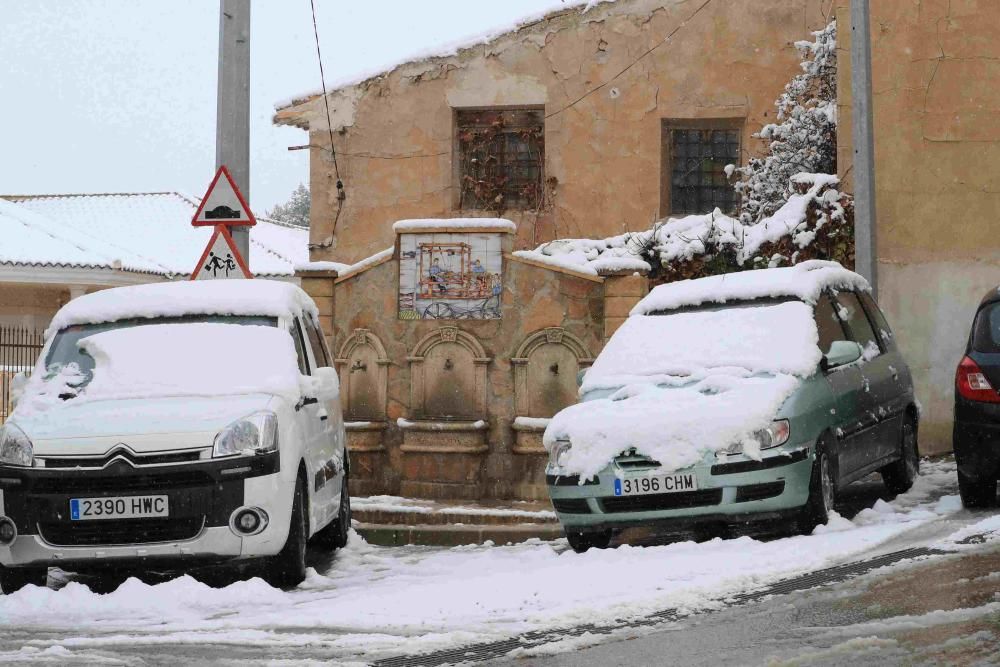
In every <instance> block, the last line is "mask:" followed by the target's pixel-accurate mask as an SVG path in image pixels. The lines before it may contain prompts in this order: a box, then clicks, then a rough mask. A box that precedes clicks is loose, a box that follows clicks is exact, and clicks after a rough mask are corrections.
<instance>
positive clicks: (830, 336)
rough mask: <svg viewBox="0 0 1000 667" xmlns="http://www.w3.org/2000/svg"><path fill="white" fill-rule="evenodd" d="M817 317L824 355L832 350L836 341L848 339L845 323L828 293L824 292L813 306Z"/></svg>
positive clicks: (820, 348)
mask: <svg viewBox="0 0 1000 667" xmlns="http://www.w3.org/2000/svg"><path fill="white" fill-rule="evenodd" d="M813 314H814V316H815V317H816V331H817V333H819V351H820V352H822V353H823V354H824V355H825V354H827V353H828V352H829V351H830V347H831V346H832V345H833V343H834V341H838V340H847V336H846V335H845V334H844V325H843V324H841V322H840V318H838V317H837V313H836V311H835V310H834V309H833V303H832V302H831V301H830V297H829V295H827V294H822V295H820V297H819V300H818V301H816V305H815V306H814V308H813Z"/></svg>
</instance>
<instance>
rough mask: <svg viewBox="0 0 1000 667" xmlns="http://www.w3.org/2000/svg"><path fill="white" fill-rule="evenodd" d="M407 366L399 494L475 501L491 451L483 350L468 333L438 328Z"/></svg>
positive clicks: (486, 361)
mask: <svg viewBox="0 0 1000 667" xmlns="http://www.w3.org/2000/svg"><path fill="white" fill-rule="evenodd" d="M408 361H409V362H410V410H411V411H412V414H413V417H412V418H411V419H401V420H399V422H398V425H399V428H400V429H401V430H402V432H403V444H402V446H401V447H400V450H401V451H402V452H403V457H404V461H403V478H402V481H401V488H400V492H401V493H402V494H403V495H405V496H409V495H414V496H420V497H432V498H476V497H478V496H479V494H480V486H481V477H482V468H483V462H484V460H485V456H486V452H487V451H488V450H489V447H488V446H487V444H486V443H487V440H486V435H487V432H488V429H489V424H488V423H487V415H486V382H487V376H486V370H487V364H489V362H490V358H489V357H488V356H486V350H484V349H483V346H482V344H481V343H480V342H479V340H478V339H477V338H476V337H475V336H473V335H472V334H470V333H467V332H465V331H462V330H460V329H458V328H457V327H441V328H439V329H436V330H434V331H433V332H431V333H430V334H428V335H427V336H424V337H423V338H422V339H420V341H419V342H418V343H417V344H416V346H415V347H414V348H413V353H412V354H411V356H410V357H408Z"/></svg>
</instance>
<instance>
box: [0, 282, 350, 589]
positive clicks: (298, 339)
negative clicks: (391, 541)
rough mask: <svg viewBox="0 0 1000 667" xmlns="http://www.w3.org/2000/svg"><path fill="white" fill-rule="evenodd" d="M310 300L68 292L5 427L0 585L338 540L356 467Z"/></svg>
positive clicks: (249, 288) (172, 287) (250, 555)
mask: <svg viewBox="0 0 1000 667" xmlns="http://www.w3.org/2000/svg"><path fill="white" fill-rule="evenodd" d="M332 362H333V360H332V358H331V356H330V352H329V350H328V349H327V346H326V343H325V341H324V338H323V334H322V331H321V330H320V327H319V320H318V314H317V311H316V306H315V304H314V303H313V301H312V299H310V298H309V296H308V295H306V293H305V292H303V291H302V290H301V289H299V288H298V287H296V286H294V285H291V284H288V283H280V282H271V281H265V280H232V281H229V280H220V281H206V282H183V283H180V282H178V283H167V284H153V285H141V286H134V287H122V288H117V289H110V290H106V291H102V292H97V293H94V294H88V295H86V296H82V297H80V298H78V299H75V300H74V301H71V302H70V303H69V304H67V305H66V306H64V307H63V308H62V309H60V310H59V312H58V313H57V314H56V316H55V318H54V319H53V321H52V324H51V326H50V327H49V329H48V330H47V331H46V340H45V346H44V348H43V349H42V353H41V356H40V358H39V360H38V363H37V364H36V366H35V368H34V370H33V372H32V373H31V376H30V379H28V380H27V381H26V382H25V383H24V384H23V390H22V391H21V392H20V396H19V398H18V401H17V405H16V408H15V410H14V412H13V413H12V414H11V416H10V418H9V419H8V420H7V422H6V423H5V424H4V425H3V426H2V428H0V588H2V589H3V591H4V592H11V591H14V590H17V589H18V588H21V587H23V586H24V585H26V584H39V585H44V583H45V581H46V576H47V568H48V567H49V566H54V565H58V566H59V567H61V568H64V569H68V570H74V571H80V572H86V571H100V570H102V569H103V570H106V569H109V568H113V569H116V570H119V571H120V570H121V569H122V568H132V567H137V568H151V569H153V568H155V569H173V568H191V567H194V566H197V565H202V564H216V563H225V562H228V561H242V560H246V559H258V561H259V562H260V564H261V565H263V567H262V568H261V573H262V575H263V576H264V577H265V578H266V579H267V580H268V581H269V582H271V583H272V584H274V585H280V586H291V585H296V584H298V583H299V582H301V581H302V579H303V578H304V576H305V551H306V542H307V540H310V539H312V540H313V541H314V542H316V543H319V544H321V545H324V546H326V547H328V548H337V547H341V546H343V545H344V544H345V543H346V541H347V531H348V529H349V527H350V520H351V513H350V498H349V495H348V491H347V477H348V472H349V463H348V459H347V453H346V451H345V448H344V442H345V435H344V424H343V419H342V416H341V410H340V403H339V400H338V384H337V376H336V372H335V371H334V369H333V368H332V365H333V363H332Z"/></svg>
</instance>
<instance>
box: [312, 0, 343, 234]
mask: <svg viewBox="0 0 1000 667" xmlns="http://www.w3.org/2000/svg"><path fill="white" fill-rule="evenodd" d="M309 7H310V9H312V21H313V37H315V39H316V60H318V61H319V79H320V84H321V86H322V89H323V104H324V105H325V106H326V129H327V131H328V132H329V133H330V155H331V156H332V157H333V173H334V175H335V176H336V178H337V213H336V215H335V216H334V218H333V231H332V232H331V237H335V236H336V234H337V221H339V220H340V212H341V211H342V210H343V208H344V200H345V199H346V198H347V195H346V194H345V193H344V182H343V181H342V180H340V167H339V166H338V165H337V149H336V148H335V147H334V145H333V120H332V117H331V115H330V98H328V97H327V95H326V74H324V72H323V54H322V52H321V51H320V48H319V28H318V27H317V26H316V2H315V0H309ZM319 247H324V244H321V245H320V246H319Z"/></svg>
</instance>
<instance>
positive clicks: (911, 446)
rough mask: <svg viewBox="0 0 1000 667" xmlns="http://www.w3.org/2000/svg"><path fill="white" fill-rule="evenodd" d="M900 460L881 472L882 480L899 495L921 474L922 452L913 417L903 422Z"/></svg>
mask: <svg viewBox="0 0 1000 667" xmlns="http://www.w3.org/2000/svg"><path fill="white" fill-rule="evenodd" d="M899 446H900V452H899V460H898V461H893V462H892V463H890V464H889V465H887V466H885V467H884V468H882V469H881V470H879V472H880V473H881V474H882V481H883V482H884V483H885V487H886V488H887V489H889V491H890V492H892V493H895V494H896V495H899V494H900V493H906V492H907V491H909V490H910V487H912V486H913V482H914V480H915V479H917V475H919V474H920V452H919V451H918V449H917V425H916V424H915V423H914V422H913V418H912V417H907V418H906V420H905V421H904V422H903V429H902V434H901V437H900V443H899Z"/></svg>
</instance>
